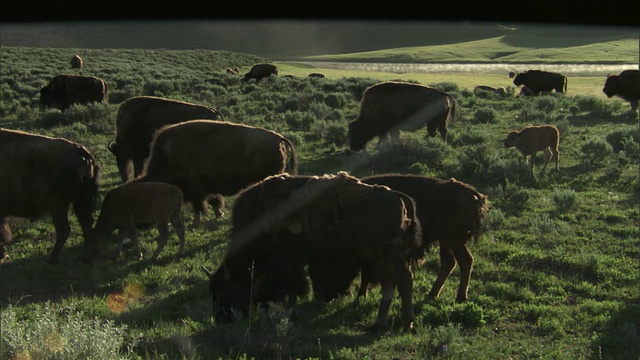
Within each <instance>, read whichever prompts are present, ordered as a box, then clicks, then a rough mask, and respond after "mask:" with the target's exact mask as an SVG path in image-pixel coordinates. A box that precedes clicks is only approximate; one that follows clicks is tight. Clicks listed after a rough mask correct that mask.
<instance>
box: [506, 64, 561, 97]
mask: <svg viewBox="0 0 640 360" xmlns="http://www.w3.org/2000/svg"><path fill="white" fill-rule="evenodd" d="M513 84H514V85H515V86H520V85H524V86H526V87H528V88H529V89H530V90H531V91H532V92H533V95H540V93H541V92H543V91H545V92H551V91H553V90H555V91H556V92H558V93H563V94H566V93H567V77H566V76H564V75H562V74H558V73H553V72H548V71H542V70H529V71H525V72H522V73H519V74H517V75H516V76H515V78H514V79H513Z"/></svg>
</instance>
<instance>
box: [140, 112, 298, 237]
mask: <svg viewBox="0 0 640 360" xmlns="http://www.w3.org/2000/svg"><path fill="white" fill-rule="evenodd" d="M288 155H289V166H288V168H287V156H288ZM285 171H289V172H291V173H296V172H297V154H296V150H295V147H294V145H293V144H292V143H291V141H290V140H288V139H287V138H285V137H284V136H282V135H280V134H278V133H276V132H274V131H271V130H266V129H263V128H258V127H252V126H247V125H241V124H234V123H231V122H226V121H218V120H203V119H197V120H189V121H185V122H182V123H178V124H173V125H167V126H165V127H163V128H161V129H160V130H158V132H157V134H156V136H155V137H154V140H153V141H152V143H151V155H150V156H149V159H148V160H147V162H146V164H145V167H144V169H143V171H142V174H141V175H140V177H138V178H136V179H134V180H132V181H134V182H136V181H138V182H147V181H159V182H166V183H170V184H173V185H176V186H178V187H179V188H180V190H182V192H183V193H184V199H185V202H189V203H191V204H192V205H193V209H194V212H195V216H194V222H193V226H194V227H197V226H199V225H200V214H201V213H205V214H206V213H207V199H208V197H210V194H220V195H223V196H231V195H235V194H236V193H238V192H239V191H240V190H242V189H243V188H245V187H247V186H249V185H251V184H253V183H256V182H258V181H260V180H262V179H264V178H265V177H267V176H269V175H275V174H280V173H282V172H285Z"/></svg>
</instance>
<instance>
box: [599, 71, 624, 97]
mask: <svg viewBox="0 0 640 360" xmlns="http://www.w3.org/2000/svg"><path fill="white" fill-rule="evenodd" d="M619 80H620V77H619V76H618V75H607V81H605V83H604V88H603V89H602V92H603V93H604V94H605V95H607V97H614V96H615V95H616V93H617V92H618V82H619Z"/></svg>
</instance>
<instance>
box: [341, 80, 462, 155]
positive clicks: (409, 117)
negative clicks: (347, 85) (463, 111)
mask: <svg viewBox="0 0 640 360" xmlns="http://www.w3.org/2000/svg"><path fill="white" fill-rule="evenodd" d="M456 108H457V102H456V100H455V99H454V98H453V97H452V96H451V95H449V94H447V93H445V92H442V91H440V90H438V89H434V88H431V87H428V86H424V85H418V84H412V83H405V82H395V81H389V82H383V83H378V84H375V85H373V86H370V87H368V88H367V89H366V90H365V91H364V94H363V98H362V102H361V105H360V114H359V116H358V118H357V119H356V120H354V121H352V122H350V123H349V130H348V132H349V144H350V147H351V150H354V151H359V150H362V149H364V148H365V146H366V144H367V143H368V142H369V141H370V140H371V139H373V138H374V137H376V136H377V137H378V142H379V143H381V142H383V141H386V140H388V139H389V138H391V139H393V140H397V139H398V138H399V137H400V130H403V131H415V130H418V129H420V128H422V127H423V126H425V125H426V126H427V132H428V134H429V136H435V135H436V131H439V132H440V136H441V137H442V139H443V140H446V136H447V123H453V122H454V120H455V114H456V111H457V110H456Z"/></svg>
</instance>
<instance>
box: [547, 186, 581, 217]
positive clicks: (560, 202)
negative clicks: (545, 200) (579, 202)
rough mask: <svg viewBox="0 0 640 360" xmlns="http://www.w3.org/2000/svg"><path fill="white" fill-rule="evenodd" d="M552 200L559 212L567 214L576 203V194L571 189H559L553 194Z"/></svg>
mask: <svg viewBox="0 0 640 360" xmlns="http://www.w3.org/2000/svg"><path fill="white" fill-rule="evenodd" d="M552 199H553V202H554V204H556V209H557V210H558V211H559V212H565V211H567V210H569V209H570V208H572V207H573V205H574V204H575V203H576V192H575V191H573V190H571V189H557V190H555V191H554V192H553V195H552Z"/></svg>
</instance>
